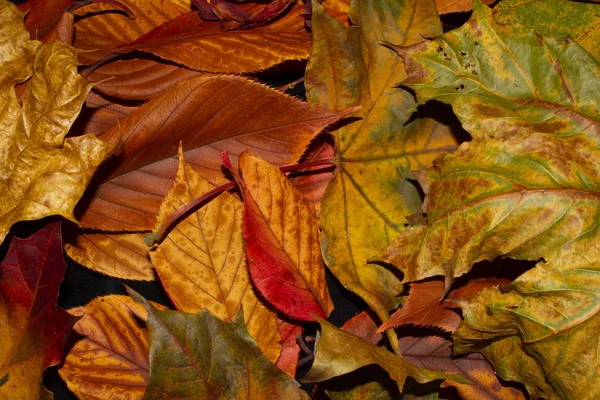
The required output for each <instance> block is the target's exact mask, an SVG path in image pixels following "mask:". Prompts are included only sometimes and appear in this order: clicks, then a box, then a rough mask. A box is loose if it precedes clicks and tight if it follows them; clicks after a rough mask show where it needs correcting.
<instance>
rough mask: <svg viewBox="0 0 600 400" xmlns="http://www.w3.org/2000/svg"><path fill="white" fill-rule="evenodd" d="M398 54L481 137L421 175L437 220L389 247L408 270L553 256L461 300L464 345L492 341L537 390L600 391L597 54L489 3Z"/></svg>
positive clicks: (507, 369) (488, 346)
mask: <svg viewBox="0 0 600 400" xmlns="http://www.w3.org/2000/svg"><path fill="white" fill-rule="evenodd" d="M461 51H463V52H464V53H465V55H464V56H463V55H462V54H461V53H460V52H461ZM400 52H401V53H402V54H403V55H404V58H405V62H406V65H407V69H408V71H409V76H410V78H409V79H408V80H407V82H406V83H407V84H408V85H410V86H411V87H413V88H414V89H415V91H416V93H417V96H418V97H419V98H420V99H421V100H422V101H424V100H425V99H428V98H438V99H440V100H443V101H447V102H450V103H451V104H452V106H453V108H454V109H455V110H456V112H457V114H458V116H459V118H461V121H462V122H463V125H465V126H466V127H468V129H470V132H471V133H472V134H473V136H474V140H473V142H470V143H468V144H465V145H463V146H461V147H460V148H459V150H458V151H457V152H456V153H455V154H452V155H447V156H445V157H444V158H443V159H442V160H440V161H439V162H438V163H436V165H435V168H434V169H433V170H432V171H429V172H428V173H426V174H424V176H423V177H422V178H423V179H422V182H423V184H424V188H425V189H426V193H427V198H428V201H427V206H426V211H427V220H428V225H427V226H418V227H417V226H415V227H411V228H409V229H407V231H406V232H405V233H404V234H403V235H401V236H400V237H399V238H398V240H396V241H395V244H394V245H393V246H392V247H391V248H390V249H388V251H387V252H386V256H385V257H384V258H385V259H387V260H389V261H391V262H392V263H393V264H395V265H396V266H398V267H399V268H401V269H402V270H403V271H404V272H405V277H406V279H407V280H417V279H422V278H425V277H428V276H432V275H446V276H447V277H449V278H452V277H456V276H460V275H462V274H464V273H466V272H467V271H469V270H470V269H471V266H472V265H473V263H475V262H477V261H480V260H489V259H493V258H495V257H499V256H509V257H512V258H517V259H525V260H532V261H537V260H540V259H543V261H542V262H539V263H538V264H537V266H536V267H535V268H534V269H532V270H530V271H528V272H527V273H525V274H524V275H522V276H521V277H519V278H518V279H517V280H516V281H515V282H513V284H511V285H510V286H508V287H505V288H503V289H502V290H499V289H486V290H484V291H483V292H481V293H480V294H479V295H478V296H477V297H476V298H475V299H473V301H471V302H469V303H467V304H463V305H462V307H463V313H464V316H465V323H464V324H463V325H461V327H459V329H458V330H457V331H456V333H455V336H456V340H457V343H458V347H456V349H457V350H458V351H462V352H464V351H467V350H469V351H473V350H479V351H482V352H484V353H485V354H486V356H487V357H488V359H489V360H490V361H491V362H492V364H493V365H494V366H495V368H496V370H497V373H498V375H499V376H501V377H502V378H504V379H507V380H518V381H521V382H523V383H524V384H525V386H526V387H527V389H528V391H529V392H530V394H531V396H532V397H537V396H543V397H546V398H594V397H597V395H598V393H600V375H599V374H598V373H597V366H598V359H597V357H596V355H595V352H594V353H593V354H592V353H588V352H586V351H583V352H582V351H581V349H588V348H593V347H594V346H595V344H596V343H597V341H598V340H599V338H598V334H597V329H596V324H597V320H598V317H597V310H598V307H599V304H600V303H599V302H598V288H599V286H598V282H597V278H596V275H597V273H596V271H597V269H598V265H599V264H598V259H599V258H598V254H597V243H598V228H597V224H596V221H597V219H598V218H599V211H600V207H599V202H598V193H599V190H598V189H599V188H600V169H599V168H598V166H597V164H596V163H595V162H593V161H592V160H595V159H597V158H598V156H599V154H598V148H599V142H600V129H599V125H598V120H599V119H600V118H599V115H598V110H597V106H596V104H597V100H596V97H597V93H598V89H600V87H599V82H600V80H599V79H598V77H600V64H599V63H598V62H597V61H596V60H595V59H594V58H593V57H592V56H591V55H589V54H588V53H587V52H586V51H585V50H583V49H582V48H581V47H580V46H579V45H577V44H575V43H572V42H571V41H569V40H558V39H553V38H544V37H540V36H538V35H536V34H535V33H533V32H531V31H530V30H529V29H523V28H519V27H510V26H502V25H498V24H497V23H496V22H495V21H494V20H493V18H492V16H491V11H490V10H488V9H487V8H486V7H485V6H483V5H482V4H479V3H476V4H475V11H474V15H473V18H472V19H471V20H470V21H469V22H468V23H467V24H466V25H465V26H464V27H463V28H460V29H459V30H456V31H453V32H450V33H447V34H445V35H444V36H442V37H441V38H439V39H436V40H433V41H431V42H429V43H428V44H427V45H425V46H417V47H413V48H409V49H400ZM444 53H446V54H447V56H444V55H443V54H444ZM450 55H451V56H450ZM446 58H450V60H446ZM467 63H469V64H470V67H468V68H469V69H468V71H467V72H466V73H465V72H464V68H465V66H466V64H467ZM472 65H475V68H474V69H473V67H472ZM473 71H474V72H477V74H475V73H474V72H473ZM434 78H435V81H434ZM451 81H452V82H451ZM462 91H464V92H468V93H469V96H464V95H463V96H460V95H457V94H456V93H460V92H462Z"/></svg>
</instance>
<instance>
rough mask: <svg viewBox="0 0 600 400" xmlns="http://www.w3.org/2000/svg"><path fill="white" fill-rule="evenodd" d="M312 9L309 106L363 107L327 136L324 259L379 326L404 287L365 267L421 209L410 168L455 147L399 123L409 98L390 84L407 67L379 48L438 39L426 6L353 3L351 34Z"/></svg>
mask: <svg viewBox="0 0 600 400" xmlns="http://www.w3.org/2000/svg"><path fill="white" fill-rule="evenodd" d="M353 4H354V3H353ZM313 11H314V12H313V19H312V32H313V51H312V54H311V58H310V61H309V64H308V66H307V71H306V89H307V92H306V94H307V98H308V99H309V102H311V103H312V104H315V105H319V106H322V107H328V108H332V109H342V108H346V107H349V106H356V105H362V108H361V109H360V110H359V111H357V112H356V113H354V114H353V116H356V117H357V119H358V120H356V121H355V122H352V123H350V124H348V125H346V126H344V127H342V128H340V129H337V130H335V131H334V132H333V134H334V136H335V142H336V144H335V148H336V155H335V159H334V160H335V161H337V164H338V165H337V166H338V168H337V170H336V172H335V173H334V178H333V180H332V181H331V182H330V183H329V186H328V187H327V189H326V191H325V194H324V196H323V199H322V201H321V215H320V226H321V229H322V231H323V235H322V241H321V247H322V252H323V257H324V259H325V262H326V264H327V265H328V267H329V268H330V270H331V271H332V272H333V273H334V275H335V276H336V277H337V278H338V279H339V281H340V282H341V283H342V284H343V285H344V286H345V287H346V288H347V289H349V290H352V291H353V292H355V293H357V294H358V295H360V296H361V297H362V298H363V299H364V300H365V301H366V302H367V304H369V306H370V307H372V308H373V309H374V310H375V311H376V312H377V314H378V316H379V317H380V318H381V319H384V320H385V319H387V311H388V310H390V309H393V308H395V307H396V306H397V304H398V303H397V300H396V299H395V296H396V295H397V294H398V293H399V292H400V290H401V284H400V281H399V279H398V278H396V276H395V275H394V274H393V273H392V272H390V271H388V270H386V269H385V268H384V267H381V266H377V265H374V264H366V262H367V260H368V259H369V258H370V257H372V256H373V255H375V254H377V253H378V251H381V250H383V249H384V248H385V247H387V246H388V244H389V243H390V241H391V239H392V238H393V237H395V236H396V235H397V234H398V232H400V231H402V229H403V228H404V222H405V216H406V215H409V214H413V213H415V212H416V211H417V210H418V209H419V206H420V198H419V195H418V192H417V190H416V189H415V187H414V186H412V184H411V183H409V182H408V181H407V177H408V173H409V172H408V171H409V170H410V169H417V168H419V167H420V166H421V165H425V166H427V165H429V164H430V162H431V160H433V158H435V157H436V156H437V155H439V154H441V153H443V152H446V151H451V150H452V149H454V147H455V145H456V142H455V140H454V138H453V137H452V135H450V132H449V130H448V129H438V128H440V126H438V125H437V123H434V122H433V121H431V120H417V121H416V122H414V123H411V124H409V125H407V126H404V125H405V123H406V122H407V121H408V117H409V114H408V110H409V109H410V107H411V106H412V105H413V104H414V99H413V97H412V95H411V94H410V93H408V92H407V91H404V90H402V89H399V88H397V87H395V86H396V85H397V83H398V82H400V81H401V80H402V78H403V76H405V72H404V66H403V64H402V61H401V60H399V59H395V58H394V55H393V54H392V53H390V51H389V49H387V48H385V47H383V46H381V42H382V41H392V42H394V41H401V42H403V43H407V44H408V43H415V42H420V41H422V40H423V37H433V36H436V35H438V34H440V33H441V32H442V28H441V23H440V22H439V18H438V15H437V11H436V9H435V5H434V4H433V2H432V1H413V0H405V1H402V2H400V3H398V2H396V3H394V4H391V2H389V3H388V2H366V3H364V4H361V5H360V6H359V4H358V3H356V4H354V6H353V7H351V8H350V12H349V16H350V19H351V20H352V22H353V24H354V25H353V26H352V27H351V28H348V29H346V28H345V27H344V26H343V24H342V23H340V22H339V21H337V20H335V19H334V18H331V17H328V16H327V15H326V14H325V12H324V11H323V8H322V7H320V6H319V5H318V4H316V3H315V4H314V9H313ZM332 60H333V62H332Z"/></svg>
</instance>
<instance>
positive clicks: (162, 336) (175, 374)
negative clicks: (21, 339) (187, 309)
mask: <svg viewBox="0 0 600 400" xmlns="http://www.w3.org/2000/svg"><path fill="white" fill-rule="evenodd" d="M132 296H134V299H136V301H138V302H141V303H142V304H144V306H145V307H146V309H147V310H148V326H149V329H150V379H149V382H148V387H147V389H146V394H145V396H144V399H163V398H165V396H168V397H172V398H195V399H206V400H211V399H214V398H226V399H253V400H254V399H257V400H262V399H273V398H277V397H279V398H283V399H290V400H294V399H308V398H309V397H308V395H307V394H306V392H304V391H303V390H302V389H301V388H300V385H299V384H298V383H297V382H296V381H294V380H293V379H292V378H290V377H289V376H287V375H286V374H285V373H284V372H283V371H280V370H279V369H278V368H277V367H276V366H274V365H273V364H272V363H271V362H270V361H269V360H268V359H267V358H265V356H263V354H262V352H261V351H260V349H259V348H258V347H257V346H256V342H255V341H254V340H253V339H252V337H251V336H250V335H249V334H248V331H247V330H246V327H245V325H244V317H243V315H242V313H241V312H240V313H238V314H237V316H236V318H235V320H234V321H233V322H224V321H222V320H220V319H219V318H217V317H215V316H214V315H212V314H211V313H210V312H208V311H207V310H203V311H201V312H199V313H198V314H187V313H182V312H176V311H159V310H156V309H155V308H154V307H152V306H151V305H150V304H149V303H148V302H147V301H146V300H145V299H143V298H142V297H141V296H140V295H138V294H137V293H132ZM213 355H214V356H213Z"/></svg>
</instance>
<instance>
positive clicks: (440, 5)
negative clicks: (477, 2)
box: [435, 0, 494, 14]
mask: <svg viewBox="0 0 600 400" xmlns="http://www.w3.org/2000/svg"><path fill="white" fill-rule="evenodd" d="M481 1H482V2H483V3H484V4H492V3H493V2H494V0H481ZM435 5H436V6H437V9H438V12H439V13H440V14H448V13H455V12H467V11H471V10H472V9H473V0H435Z"/></svg>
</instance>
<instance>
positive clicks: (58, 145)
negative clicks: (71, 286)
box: [0, 1, 113, 242]
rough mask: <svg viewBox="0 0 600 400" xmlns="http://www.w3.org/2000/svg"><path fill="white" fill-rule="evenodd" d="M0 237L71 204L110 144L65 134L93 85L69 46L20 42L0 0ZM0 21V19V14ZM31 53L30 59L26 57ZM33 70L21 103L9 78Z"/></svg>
mask: <svg viewBox="0 0 600 400" xmlns="http://www.w3.org/2000/svg"><path fill="white" fill-rule="evenodd" d="M0 7H1V8H0V15H2V17H0V18H1V20H3V21H2V28H1V29H2V33H1V35H2V36H3V37H9V38H13V40H9V41H8V42H11V43H6V42H5V44H4V45H2V47H1V48H0V60H1V61H0V71H2V72H1V75H0V100H1V101H2V104H3V107H2V110H1V111H0V121H2V122H1V123H0V129H2V135H1V136H0V165H1V166H2V167H1V168H0V242H1V241H3V240H4V238H5V237H6V234H7V233H8V230H9V229H10V227H11V226H12V225H13V224H14V223H16V222H18V221H23V220H33V219H39V218H43V217H46V216H49V215H62V216H63V217H65V218H67V219H70V220H73V221H74V220H75V218H74V216H73V208H74V206H75V204H76V203H77V201H78V200H79V198H80V197H81V195H82V194H83V191H84V190H85V188H86V186H87V184H88V182H89V180H90V178H91V176H92V174H93V173H94V171H95V170H96V168H97V166H98V165H99V164H100V163H101V162H102V161H104V160H105V159H106V158H107V156H108V155H109V154H110V153H111V151H112V147H113V145H110V144H107V143H104V142H102V141H101V140H98V139H96V138H95V137H94V136H90V135H86V136H79V137H72V138H68V139H65V135H66V134H67V131H68V130H69V128H70V127H71V124H72V123H73V121H74V120H75V118H76V117H77V115H78V114H79V111H80V109H81V106H82V104H83V102H84V101H85V98H86V96H87V93H88V92H89V90H90V89H91V87H92V84H91V83H89V82H88V81H87V80H85V79H83V78H82V77H81V76H80V75H79V73H78V72H77V66H78V63H77V60H76V58H77V54H78V53H79V52H78V51H77V50H76V49H74V48H73V47H71V46H68V45H66V44H64V43H61V42H53V43H48V44H43V45H39V42H33V41H27V40H26V39H25V35H29V34H28V33H27V31H26V30H25V27H24V25H23V22H22V18H23V14H21V13H19V12H18V11H16V9H14V6H12V5H11V4H6V2H4V1H2V2H0ZM1 20H0V21H1ZM33 52H35V59H34V58H33ZM31 75H33V77H32V78H31V81H30V82H29V84H28V86H27V89H26V90H25V94H24V98H23V105H22V106H20V105H19V103H18V101H17V98H16V95H15V89H14V85H15V83H17V82H22V81H23V80H25V79H26V78H28V77H29V76H31Z"/></svg>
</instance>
